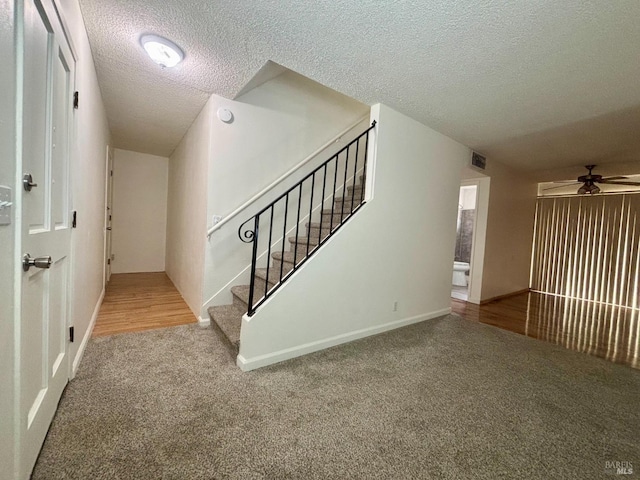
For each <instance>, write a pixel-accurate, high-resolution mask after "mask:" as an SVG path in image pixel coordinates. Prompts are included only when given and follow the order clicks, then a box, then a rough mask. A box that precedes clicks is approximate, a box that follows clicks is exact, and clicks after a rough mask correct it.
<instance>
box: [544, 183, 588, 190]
mask: <svg viewBox="0 0 640 480" xmlns="http://www.w3.org/2000/svg"><path fill="white" fill-rule="evenodd" d="M553 183H558V182H553ZM580 184H582V182H571V183H566V184H564V185H558V186H557V187H550V188H545V189H543V190H542V191H543V192H546V191H548V190H556V189H558V188H566V187H570V186H572V185H580Z"/></svg>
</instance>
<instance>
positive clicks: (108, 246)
mask: <svg viewBox="0 0 640 480" xmlns="http://www.w3.org/2000/svg"><path fill="white" fill-rule="evenodd" d="M106 155H107V157H106V162H105V163H106V167H105V188H104V205H105V213H104V255H103V259H104V265H103V267H102V268H103V270H102V279H103V282H102V288H103V289H104V288H106V287H107V283H109V280H110V279H111V269H110V268H109V267H110V265H109V260H110V257H111V252H112V250H113V237H112V236H111V234H110V233H109V231H108V228H109V227H111V226H112V224H111V222H112V221H113V218H112V219H111V220H109V215H112V214H113V213H112V212H113V156H114V148H113V146H111V145H107V153H106Z"/></svg>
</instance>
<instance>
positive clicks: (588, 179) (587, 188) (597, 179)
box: [544, 165, 640, 195]
mask: <svg viewBox="0 0 640 480" xmlns="http://www.w3.org/2000/svg"><path fill="white" fill-rule="evenodd" d="M584 168H586V169H587V170H588V171H589V173H588V174H586V175H581V176H579V177H578V181H577V183H576V184H580V183H582V186H580V188H579V189H578V195H595V194H596V193H601V190H600V187H598V185H596V183H600V184H607V185H628V186H633V187H637V186H640V182H630V181H628V177H620V176H617V177H603V176H602V175H597V174H595V173H592V170H593V169H594V168H596V165H585V167H584ZM554 183H563V182H554ZM565 187H567V184H566V183H565V184H564V185H559V186H557V187H551V188H547V189H545V190H544V191H548V190H555V189H557V188H565Z"/></svg>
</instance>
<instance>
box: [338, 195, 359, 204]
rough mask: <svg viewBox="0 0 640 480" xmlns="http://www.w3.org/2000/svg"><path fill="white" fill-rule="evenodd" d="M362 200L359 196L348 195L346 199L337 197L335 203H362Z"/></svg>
mask: <svg viewBox="0 0 640 480" xmlns="http://www.w3.org/2000/svg"><path fill="white" fill-rule="evenodd" d="M361 200H362V198H361V197H360V196H359V195H353V196H351V195H347V196H346V198H345V197H336V198H335V202H336V203H342V202H347V203H351V202H353V203H361Z"/></svg>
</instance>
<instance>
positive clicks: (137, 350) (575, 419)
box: [32, 315, 640, 480]
mask: <svg viewBox="0 0 640 480" xmlns="http://www.w3.org/2000/svg"><path fill="white" fill-rule="evenodd" d="M639 402H640V372H639V371H637V370H633V369H631V368H629V367H626V366H622V365H616V364H613V363H608V362H606V361H604V360H602V359H599V358H595V357H591V356H588V355H585V354H581V353H577V352H572V351H569V350H565V349H563V348H561V347H558V346H555V345H551V344H547V343H544V342H541V341H538V340H534V339H531V338H527V337H524V336H520V335H517V334H514V333H511V332H506V331H502V330H499V329H496V328H494V327H490V326H486V325H481V324H475V323H471V322H467V321H464V320H462V319H460V318H459V317H457V316H454V315H451V316H446V317H442V318H440V319H436V320H430V321H426V322H423V323H421V324H417V325H413V326H410V327H406V328H403V329H400V330H396V331H393V332H389V333H386V334H383V335H378V336H375V337H371V338H367V339H364V340H360V341H357V342H353V343H351V344H348V345H342V346H339V347H335V348H332V349H329V350H325V351H323V352H318V353H315V354H311V355H307V356H305V357H302V358H298V359H294V360H290V361H287V362H283V363H281V364H278V365H274V366H271V367H267V368H264V369H261V370H257V371H254V372H249V373H242V372H241V371H240V370H239V369H238V368H237V367H236V366H235V365H234V363H233V360H232V359H231V357H230V355H229V353H228V350H227V349H226V348H224V346H223V345H222V344H221V343H220V341H219V340H218V337H217V336H216V335H215V332H213V331H212V330H210V329H203V328H201V327H198V326H197V325H189V326H181V327H174V328H168V329H162V330H154V331H151V332H145V333H135V334H125V335H116V336H112V337H103V338H97V339H93V340H91V342H90V344H89V345H88V347H87V351H86V354H85V356H84V359H83V361H82V364H81V366H80V370H79V372H78V375H77V376H76V378H75V379H74V380H73V381H72V382H71V383H70V384H69V386H68V387H67V389H66V391H65V393H64V396H63V398H62V400H61V403H60V408H59V410H58V413H57V415H56V417H55V419H54V422H53V424H52V426H51V429H50V432H49V434H48V437H47V439H46V442H45V445H44V447H43V450H42V452H41V455H40V458H39V460H38V463H37V465H36V467H35V470H34V472H33V477H32V478H33V479H36V480H37V479H47V480H50V479H65V478H74V479H160V478H162V479H287V478H291V479H421V478H436V479H439V478H443V479H466V478H469V479H500V478H505V479H514V478H531V479H545V480H548V479H581V480H584V479H592V478H593V479H600V478H616V476H615V475H614V477H611V476H610V475H609V473H611V472H610V471H608V470H607V469H608V468H609V467H610V466H611V465H609V464H607V462H615V461H619V462H631V465H632V468H633V470H634V474H633V475H628V476H622V477H617V478H639V477H638V473H639V472H640V444H639V441H640V403H639Z"/></svg>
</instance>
